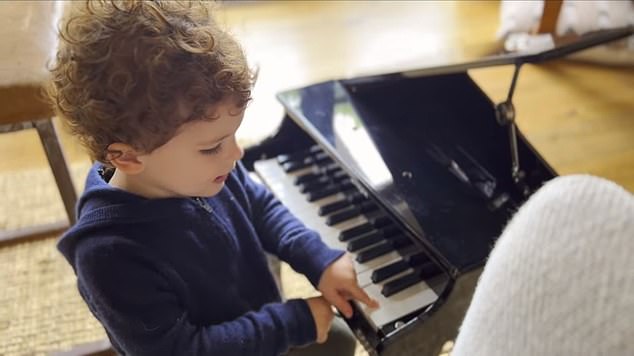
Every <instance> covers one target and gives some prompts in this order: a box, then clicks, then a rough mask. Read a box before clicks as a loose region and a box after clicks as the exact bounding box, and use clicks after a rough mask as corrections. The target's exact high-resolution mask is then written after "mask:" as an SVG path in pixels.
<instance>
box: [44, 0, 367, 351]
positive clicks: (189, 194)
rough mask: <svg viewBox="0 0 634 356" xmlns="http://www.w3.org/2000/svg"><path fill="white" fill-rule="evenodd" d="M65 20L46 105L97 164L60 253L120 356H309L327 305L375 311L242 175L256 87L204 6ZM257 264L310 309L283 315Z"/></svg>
mask: <svg viewBox="0 0 634 356" xmlns="http://www.w3.org/2000/svg"><path fill="white" fill-rule="evenodd" d="M75 10H76V11H73V12H72V14H71V16H70V17H69V19H68V20H67V22H66V24H65V26H62V28H61V34H60V36H61V44H60V49H59V52H58V54H57V60H56V63H55V65H54V67H53V68H52V70H51V71H52V75H53V79H52V83H51V85H50V87H49V96H50V97H51V100H52V101H53V102H54V104H55V107H56V110H57V112H58V114H59V115H60V116H61V117H63V118H64V119H65V120H66V122H67V123H68V124H69V127H70V128H71V130H72V132H73V133H74V134H76V135H78V137H79V138H80V139H81V140H82V142H83V143H84V144H85V145H86V147H87V148H88V150H89V152H90V153H91V155H92V157H93V158H94V159H95V160H96V161H97V163H96V164H95V165H94V166H93V168H92V169H91V171H90V173H89V175H88V178H87V181H86V190H85V192H84V193H83V195H82V197H81V199H80V201H79V203H78V207H77V215H78V222H77V224H76V225H75V226H73V227H72V228H71V229H70V230H69V231H68V232H67V233H66V234H65V235H64V236H63V237H62V239H61V240H60V242H59V245H58V247H59V250H60V251H61V252H62V253H63V255H64V256H65V257H66V258H67V260H68V262H69V263H70V264H71V265H72V266H73V268H74V271H75V273H76V275H77V284H78V288H79V292H80V294H81V296H82V297H83V298H84V300H85V301H86V303H87V304H88V306H89V308H90V310H91V311H92V313H93V314H94V316H95V317H96V318H97V319H98V320H99V321H100V322H101V323H102V325H103V326H104V328H105V329H106V331H107V333H108V336H109V338H110V341H111V343H112V345H113V347H114V348H115V349H116V351H117V352H119V353H121V354H124V355H167V354H169V355H223V356H226V355H279V354H283V353H286V352H289V350H290V352H291V354H293V353H294V352H297V353H298V354H300V353H301V354H310V348H311V347H312V346H310V347H307V348H299V347H301V346H304V345H308V344H311V343H314V342H318V343H323V342H324V341H326V339H327V336H328V331H329V328H330V325H331V321H332V320H333V312H332V306H334V307H336V308H337V309H339V311H340V312H341V313H342V314H344V315H345V316H347V317H349V316H351V314H352V308H351V305H350V304H349V301H350V300H351V299H356V300H358V301H360V302H363V303H365V304H367V305H370V306H377V305H376V302H375V301H373V300H372V299H370V298H369V297H368V295H367V294H366V293H365V292H364V291H363V290H362V289H361V288H360V287H359V286H358V284H357V282H356V278H355V273H354V270H353V268H352V263H351V261H350V259H349V257H348V256H347V255H344V253H343V252H342V251H337V250H333V249H330V248H328V247H327V246H326V245H324V243H323V242H322V241H321V239H320V237H319V236H318V235H317V233H315V232H314V231H311V230H309V229H307V228H306V227H304V226H303V225H302V223H301V222H299V221H298V220H296V219H295V218H294V217H293V216H292V215H291V213H289V211H287V210H286V209H285V208H284V207H283V206H282V205H281V204H280V202H279V201H278V200H276V199H275V198H274V197H273V196H272V195H271V193H270V192H269V191H267V190H266V189H265V188H264V187H263V186H261V185H259V184H256V183H255V182H253V181H252V180H250V179H249V176H248V174H247V172H246V171H245V169H244V167H243V166H242V165H241V164H240V163H239V160H240V158H241V157H242V154H243V151H242V149H241V148H240V147H239V146H238V144H237V142H236V136H235V133H236V130H237V129H238V127H239V126H240V123H241V121H242V117H243V112H244V109H245V106H246V105H247V103H248V102H249V100H250V95H251V88H252V85H253V82H254V75H253V73H252V72H251V71H250V70H249V68H248V66H247V63H246V61H245V58H244V55H243V52H242V50H241V48H240V46H239V45H238V44H237V43H236V42H235V41H234V40H233V39H232V38H231V37H230V36H229V35H228V34H227V33H225V32H223V31H222V30H220V29H219V28H218V26H217V25H216V23H214V21H213V20H212V19H211V18H210V16H209V12H208V10H207V9H206V8H205V4H204V3H189V2H175V1H164V2H161V1H154V2H142V1H115V2H108V1H105V2H88V3H86V4H85V6H82V7H81V8H78V9H75ZM265 251H267V252H270V253H272V254H275V255H277V256H278V257H280V258H281V259H282V260H284V261H287V262H288V263H289V264H290V265H291V266H292V267H293V268H294V269H295V270H297V271H299V272H301V273H303V274H305V275H306V276H307V278H308V279H309V280H310V282H311V283H312V284H313V285H314V286H315V287H317V289H318V290H319V291H320V292H321V293H322V297H315V298H309V299H305V300H304V299H294V300H288V301H286V302H282V299H281V297H280V294H279V291H278V289H277V286H276V284H275V281H274V278H273V276H272V274H271V272H270V270H269V269H268V267H267V259H266V257H265ZM347 345H348V346H346V347H347V350H345V351H341V350H340V351H335V353H336V354H337V355H344V354H350V352H352V351H353V350H354V342H353V341H349V342H348V344H347ZM350 345H352V347H350ZM306 352H308V353H306ZM313 354H314V353H313Z"/></svg>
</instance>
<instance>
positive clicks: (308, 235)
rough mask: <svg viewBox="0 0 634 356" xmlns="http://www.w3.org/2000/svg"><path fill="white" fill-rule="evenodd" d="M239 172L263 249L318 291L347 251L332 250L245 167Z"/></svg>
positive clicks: (240, 165)
mask: <svg viewBox="0 0 634 356" xmlns="http://www.w3.org/2000/svg"><path fill="white" fill-rule="evenodd" d="M236 170H237V175H238V179H240V180H241V182H242V184H243V186H244V188H245V190H246V193H247V195H248V198H249V201H250V203H251V207H252V212H253V225H254V226H255V228H256V230H257V232H258V235H259V236H260V240H261V242H262V245H263V246H264V249H265V250H266V251H267V252H270V253H272V254H275V255H276V256H278V257H279V258H280V259H282V260H283V261H286V262H288V263H289V264H290V265H291V267H293V269H295V270H296V271H298V272H300V273H302V274H304V275H305V276H306V277H307V278H308V280H309V281H310V282H311V283H312V284H313V286H315V287H316V286H317V284H318V283H319V279H320V277H321V274H322V273H323V271H324V270H325V269H326V268H327V267H328V266H329V265H330V264H331V263H333V262H334V261H335V260H337V259H338V258H339V257H341V256H342V255H343V254H344V251H341V250H335V249H332V248H329V247H328V246H327V245H326V244H325V243H324V242H323V241H322V240H321V237H320V236H319V234H318V233H317V232H315V231H314V230H311V229H309V228H307V227H306V226H304V224H303V223H302V222H301V221H299V220H298V219H297V218H296V217H295V216H294V215H293V214H292V213H291V212H290V211H289V210H288V209H287V208H286V207H285V206H284V205H283V204H282V203H281V202H280V201H279V200H278V199H277V198H275V196H273V194H272V193H271V192H270V191H269V190H268V189H267V188H266V187H264V186H263V185H261V184H259V183H256V182H254V181H253V180H252V179H251V178H250V177H249V175H248V173H247V171H246V169H245V168H244V166H242V164H238V166H237V168H236Z"/></svg>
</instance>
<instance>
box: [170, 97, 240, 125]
mask: <svg viewBox="0 0 634 356" xmlns="http://www.w3.org/2000/svg"><path fill="white" fill-rule="evenodd" d="M195 111H196V112H195ZM243 112H244V108H243V107H240V106H238V105H237V102H236V100H233V99H223V100H221V101H218V102H216V103H209V104H201V105H200V107H197V105H195V104H193V103H190V102H187V101H185V100H178V106H177V111H176V115H178V119H179V120H182V121H199V120H203V121H215V120H217V119H219V118H220V117H223V116H240V115H242V114H243Z"/></svg>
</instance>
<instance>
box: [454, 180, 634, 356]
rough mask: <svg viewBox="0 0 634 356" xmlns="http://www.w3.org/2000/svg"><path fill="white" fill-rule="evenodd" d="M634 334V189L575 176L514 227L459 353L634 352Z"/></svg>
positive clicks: (532, 204) (529, 208)
mask: <svg viewBox="0 0 634 356" xmlns="http://www.w3.org/2000/svg"><path fill="white" fill-rule="evenodd" d="M632 340H634V196H633V195H632V194H630V193H629V192H627V191H625V190H624V189H622V188H621V187H619V186H618V185H616V184H614V183H612V182H609V181H606V180H604V179H601V178H597V177H592V176H568V177H559V178H556V179H554V180H552V181H550V182H549V183H547V184H546V185H545V186H544V187H542V188H541V189H540V190H539V191H538V192H537V193H535V195H534V196H532V197H531V198H530V199H529V200H528V201H527V202H526V203H525V204H524V206H523V207H522V208H521V209H520V210H519V211H518V212H517V214H516V215H515V216H514V217H513V219H512V220H511V222H510V223H509V225H508V226H507V227H506V229H505V230H504V232H503V234H502V236H501V237H500V239H499V241H498V243H497V244H496V246H495V248H494V249H493V251H492V252H491V255H490V257H489V260H488V262H487V264H486V265H485V268H484V271H483V273H482V275H481V277H480V280H479V282H478V286H477V287H476V291H475V294H474V297H473V300H472V303H471V305H470V307H469V310H468V311H467V314H466V316H465V319H464V322H463V324H462V326H461V329H460V333H459V335H458V338H457V340H456V345H455V348H454V351H453V353H452V355H453V356H474V355H475V356H477V355H487V356H490V355H514V356H522V355H527V356H528V355H610V356H614V355H634V342H632Z"/></svg>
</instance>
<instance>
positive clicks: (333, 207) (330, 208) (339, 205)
mask: <svg viewBox="0 0 634 356" xmlns="http://www.w3.org/2000/svg"><path fill="white" fill-rule="evenodd" d="M349 205H350V203H348V201H347V200H346V199H341V200H337V201H334V202H332V203H329V204H326V205H324V206H320V207H319V210H318V211H317V214H319V216H324V215H328V214H331V213H333V212H335V211H337V210H341V209H343V208H345V207H347V206H349Z"/></svg>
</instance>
